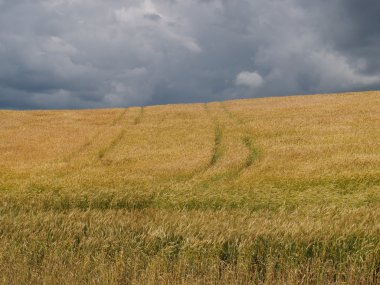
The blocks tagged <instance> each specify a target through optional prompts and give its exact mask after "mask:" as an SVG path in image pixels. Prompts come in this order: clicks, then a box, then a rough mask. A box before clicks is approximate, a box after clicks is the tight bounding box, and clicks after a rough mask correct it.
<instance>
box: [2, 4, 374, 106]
mask: <svg viewBox="0 0 380 285" xmlns="http://www.w3.org/2000/svg"><path fill="white" fill-rule="evenodd" d="M379 13H380V3H379V2H378V1H356V0H332V1H327V0H320V1H301V0H241V1H227V0H197V1H196V0H181V1H180V0H177V1H174V0H157V1H153V0H145V1H137V0H129V1H128V0H127V1H121V0H112V1H100V0H34V1H31V0H29V1H28V0H20V1H10V0H0V108H82V107H91V108H92V107H110V106H129V105H144V104H161V103H179V102H197V101H211V100H223V99H232V98H242V97H258V96H277V95H280V96H281V95H287V94H302V93H317V92H336V91H347V90H359V89H380V50H379V48H378V47H379V46H380V32H379V31H380V30H379V27H380V20H379V19H380V17H378V15H379Z"/></svg>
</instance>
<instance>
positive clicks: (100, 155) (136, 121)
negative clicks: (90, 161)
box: [98, 107, 144, 160]
mask: <svg viewBox="0 0 380 285" xmlns="http://www.w3.org/2000/svg"><path fill="white" fill-rule="evenodd" d="M143 116H144V107H141V108H140V112H139V114H138V115H137V116H136V118H135V119H134V124H135V125H138V124H140V123H141V121H142V119H143ZM126 132H127V125H126V126H125V127H124V128H123V129H122V130H121V131H120V132H119V134H118V135H117V136H116V137H115V138H114V139H113V140H112V141H111V143H110V144H108V145H107V146H106V147H105V148H103V149H101V150H99V152H98V158H99V159H100V160H102V159H103V158H104V157H105V155H106V154H107V153H109V152H110V151H112V150H113V149H114V148H115V147H116V146H117V145H118V144H119V143H120V142H121V141H122V139H123V138H124V137H125V134H126Z"/></svg>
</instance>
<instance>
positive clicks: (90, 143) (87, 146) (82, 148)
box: [64, 109, 127, 162]
mask: <svg viewBox="0 0 380 285" xmlns="http://www.w3.org/2000/svg"><path fill="white" fill-rule="evenodd" d="M126 113H127V109H124V110H123V111H122V112H121V113H120V114H119V115H117V116H116V117H115V119H114V120H113V121H112V123H111V124H110V125H107V126H105V127H104V128H103V129H102V130H99V131H97V132H96V133H95V135H93V136H92V137H91V139H90V140H88V141H86V142H85V143H84V144H82V145H81V146H80V147H79V148H78V149H77V150H75V151H73V152H71V153H70V154H69V155H68V156H66V157H65V158H64V161H65V162H70V161H71V160H72V159H74V157H76V156H77V155H79V154H81V153H82V152H84V151H85V150H86V149H87V148H89V147H90V146H91V145H92V144H93V143H94V142H95V141H96V140H97V139H98V138H99V137H100V136H101V134H103V133H104V132H105V131H106V129H107V128H108V127H113V126H115V125H116V124H117V123H118V122H120V121H121V120H122V118H123V117H124V115H125V114H126Z"/></svg>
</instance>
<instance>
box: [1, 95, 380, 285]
mask: <svg viewBox="0 0 380 285" xmlns="http://www.w3.org/2000/svg"><path fill="white" fill-rule="evenodd" d="M379 110H380V92H375V91H373V92H361V93H345V94H328V95H313V96H291V97H279V98H263V99H246V100H233V101H225V102H213V103H207V104H188V105H165V106H148V107H141V108H140V107H133V108H126V109H99V110H60V111H6V110H0V283H1V284H380V111H379Z"/></svg>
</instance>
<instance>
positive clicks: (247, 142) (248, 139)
mask: <svg viewBox="0 0 380 285" xmlns="http://www.w3.org/2000/svg"><path fill="white" fill-rule="evenodd" d="M220 104H221V106H222V109H223V111H224V112H225V113H226V114H227V116H228V117H229V118H230V119H231V120H234V121H235V122H236V123H237V124H238V125H240V126H243V135H242V137H241V142H242V143H243V145H244V146H245V147H246V149H247V151H248V154H247V157H246V159H245V163H244V164H243V165H242V166H241V167H240V168H239V170H238V171H237V173H236V174H237V176H238V175H240V174H241V172H243V171H244V170H246V169H247V168H249V167H250V166H252V165H253V164H254V163H256V162H257V161H258V159H259V158H260V155H261V151H260V150H259V149H258V148H257V147H256V146H255V144H254V142H253V139H252V136H251V135H250V134H249V130H248V129H249V127H248V126H247V125H246V123H245V122H244V121H243V120H242V119H241V118H240V117H238V116H237V115H236V114H234V113H233V112H231V111H230V110H229V109H228V108H227V106H226V105H225V103H224V102H221V103H220Z"/></svg>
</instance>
